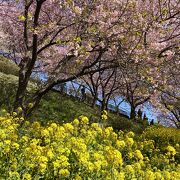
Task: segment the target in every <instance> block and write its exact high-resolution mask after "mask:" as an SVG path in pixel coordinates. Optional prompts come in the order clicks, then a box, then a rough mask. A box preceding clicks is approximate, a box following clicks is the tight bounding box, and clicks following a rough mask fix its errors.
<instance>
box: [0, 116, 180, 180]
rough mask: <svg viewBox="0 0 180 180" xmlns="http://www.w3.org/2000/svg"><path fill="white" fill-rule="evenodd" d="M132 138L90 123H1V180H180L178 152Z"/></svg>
mask: <svg viewBox="0 0 180 180" xmlns="http://www.w3.org/2000/svg"><path fill="white" fill-rule="evenodd" d="M135 137H136V135H135V134H134V133H133V132H128V133H124V132H123V131H119V132H117V133H116V132H115V131H114V130H113V128H112V127H104V126H102V125H99V124H98V123H91V124H90V123H89V119H88V118H87V117H85V116H80V117H79V118H78V119H77V118H76V119H74V120H73V121H72V122H71V123H64V124H62V125H59V124H57V123H54V122H51V123H49V124H48V125H46V126H43V125H41V124H40V123H39V122H38V121H34V122H29V121H27V120H24V119H23V118H18V117H16V114H14V116H10V115H7V116H5V117H0V178H1V179H24V180H30V179H42V178H43V179H75V180H81V179H105V180H108V179H109V180H114V179H117V180H123V179H127V180H131V179H145V180H153V179H157V180H161V179H169V180H170V179H174V180H176V179H180V173H179V172H180V166H179V165H178V163H177V161H176V155H177V154H178V153H179V146H176V147H173V146H171V145H169V146H168V147H167V148H166V149H165V150H164V151H161V150H160V149H157V148H156V147H155V146H154V141H153V140H143V141H137V140H135V139H136V138H135Z"/></svg>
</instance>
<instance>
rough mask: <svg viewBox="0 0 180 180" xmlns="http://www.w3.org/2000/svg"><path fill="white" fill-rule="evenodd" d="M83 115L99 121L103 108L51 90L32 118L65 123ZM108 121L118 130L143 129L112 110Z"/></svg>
mask: <svg viewBox="0 0 180 180" xmlns="http://www.w3.org/2000/svg"><path fill="white" fill-rule="evenodd" d="M81 115H85V116H87V117H88V118H89V119H90V122H98V121H99V120H100V117H101V110H100V109H99V107H95V108H92V107H91V106H90V105H89V104H88V103H87V102H80V101H79V100H78V99H76V98H74V97H71V96H68V95H64V94H60V93H57V92H52V91H51V92H50V93H48V94H47V95H46V96H45V97H44V98H43V99H42V102H41V104H40V106H39V107H38V108H37V109H36V110H35V111H34V112H33V114H32V115H31V119H34V118H35V119H38V120H40V121H41V122H44V123H46V122H47V120H49V119H51V120H53V121H56V122H59V123H63V122H69V121H72V120H73V119H74V118H76V117H79V116H81ZM107 123H108V124H109V125H111V126H113V127H114V129H116V130H127V131H131V130H132V131H135V132H141V131H142V130H143V125H142V124H138V123H135V122H132V121H131V120H129V119H128V118H126V117H123V116H119V115H117V114H114V113H112V112H108V120H107Z"/></svg>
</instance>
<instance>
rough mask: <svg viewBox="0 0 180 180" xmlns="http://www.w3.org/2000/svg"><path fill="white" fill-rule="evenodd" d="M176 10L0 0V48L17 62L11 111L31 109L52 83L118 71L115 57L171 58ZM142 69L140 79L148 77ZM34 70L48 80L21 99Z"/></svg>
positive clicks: (130, 0) (136, 4) (99, 1)
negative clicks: (12, 55)
mask: <svg viewBox="0 0 180 180" xmlns="http://www.w3.org/2000/svg"><path fill="white" fill-rule="evenodd" d="M179 9H180V8H179V1H178V0H172V1H169V0H164V1H159V0H154V1H150V0H147V1H144V0H138V1H135V0H126V1H124V0H112V1H107V0H92V1H89V0H83V1H81V0H80V1H75V0H62V1H60V0H19V1H14V0H12V1H4V0H1V1H0V22H1V27H0V29H1V31H2V32H3V33H0V35H1V36H3V34H6V38H5V39H4V41H3V42H1V43H0V44H3V46H4V47H6V48H7V49H8V50H11V51H13V52H16V54H17V55H18V57H19V58H20V62H19V63H18V65H19V67H20V71H19V84H18V90H17V94H16V99H15V105H14V106H15V109H16V108H17V107H19V106H21V107H22V108H23V109H24V110H25V111H26V107H27V104H28V103H29V102H32V104H33V107H35V106H36V105H37V104H38V103H39V102H40V100H41V98H42V97H43V95H44V94H46V93H47V92H48V91H49V90H50V89H52V87H54V86H55V85H57V84H60V83H65V82H67V81H70V80H73V79H76V78H79V77H82V76H84V75H87V74H90V73H95V72H98V71H103V70H106V69H111V68H115V67H119V59H121V61H126V60H127V59H133V60H134V61H135V62H136V63H138V62H144V61H146V62H149V64H153V65H156V64H157V65H158V64H159V63H160V62H161V61H163V60H164V58H165V57H164V56H165V55H166V56H167V57H166V59H168V58H169V57H171V56H174V54H175V53H176V52H175V50H176V49H177V48H178V47H179V41H178V37H179V29H178V27H179ZM98 63H102V64H103V66H101V68H100V69H96V68H94V67H95V66H96V65H97V64H98ZM148 68H149V67H147V71H145V72H146V73H145V72H144V73H143V76H144V77H147V76H149V75H152V74H151V72H152V68H149V69H148ZM35 70H39V71H41V72H43V73H46V74H47V76H48V80H47V82H46V83H45V84H44V85H43V86H41V87H39V88H38V90H37V91H36V92H35V93H34V94H33V95H32V96H31V97H29V98H28V99H26V98H25V95H26V90H27V85H28V83H29V81H30V77H31V76H32V73H33V71H35ZM152 77H154V79H155V78H156V77H155V75H152ZM154 81H155V80H154ZM33 107H32V108H33ZM28 112H30V111H28Z"/></svg>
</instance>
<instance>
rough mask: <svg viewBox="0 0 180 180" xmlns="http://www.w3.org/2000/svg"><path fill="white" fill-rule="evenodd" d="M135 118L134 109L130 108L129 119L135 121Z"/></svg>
mask: <svg viewBox="0 0 180 180" xmlns="http://www.w3.org/2000/svg"><path fill="white" fill-rule="evenodd" d="M135 118H136V111H135V107H133V106H131V113H130V119H135Z"/></svg>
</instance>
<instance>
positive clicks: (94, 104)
mask: <svg viewBox="0 0 180 180" xmlns="http://www.w3.org/2000/svg"><path fill="white" fill-rule="evenodd" d="M96 100H97V95H95V96H93V100H92V104H91V107H92V108H94V107H95V106H96Z"/></svg>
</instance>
